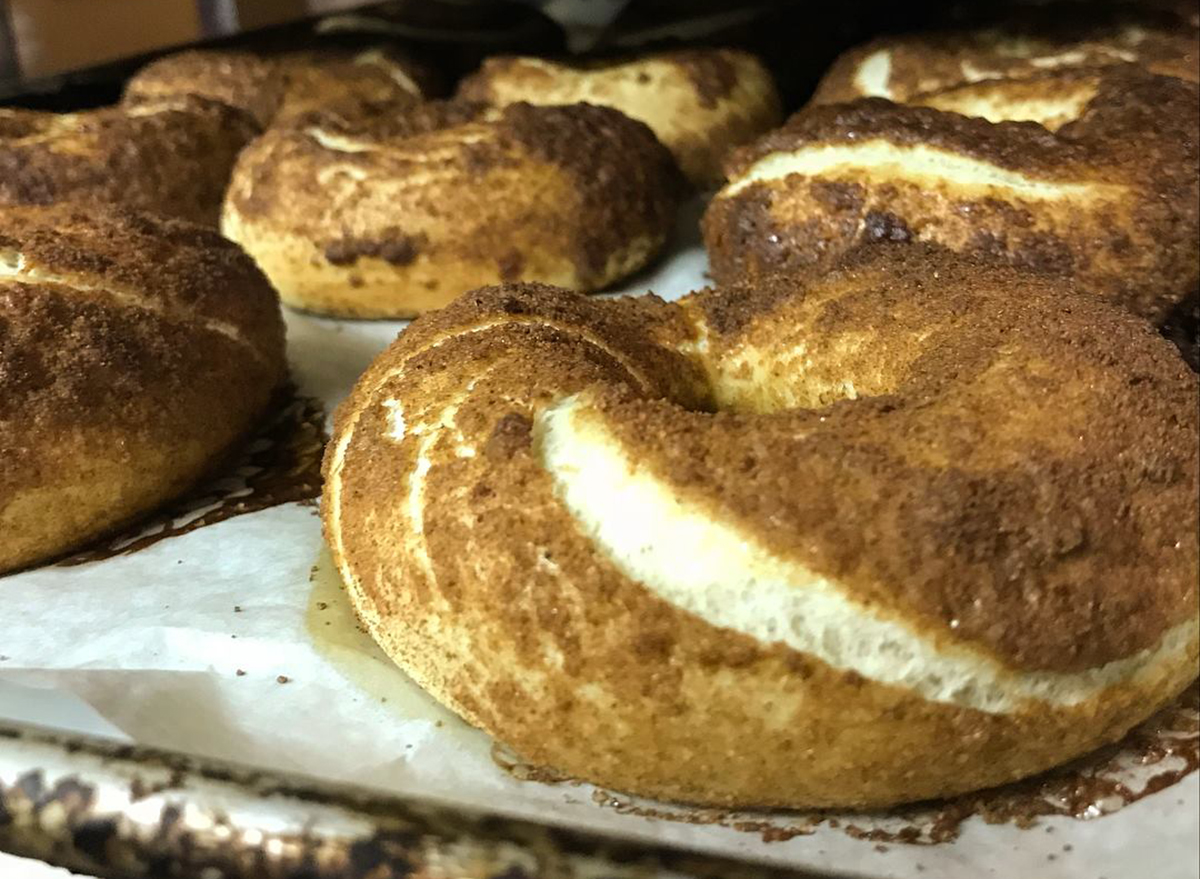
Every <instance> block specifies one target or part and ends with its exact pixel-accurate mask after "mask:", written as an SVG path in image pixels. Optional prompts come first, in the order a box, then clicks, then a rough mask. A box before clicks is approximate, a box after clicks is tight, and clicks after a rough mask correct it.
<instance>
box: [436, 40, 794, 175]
mask: <svg viewBox="0 0 1200 879" xmlns="http://www.w3.org/2000/svg"><path fill="white" fill-rule="evenodd" d="M458 93H459V95H460V97H463V98H466V99H469V100H476V101H485V102H488V103H491V104H496V105H501V106H503V105H507V104H511V103H514V102H517V101H526V102H529V103H531V104H542V105H545V104H570V103H575V102H577V101H583V102H587V103H591V104H601V105H604V106H609V107H614V108H616V109H617V110H620V111H621V112H623V113H625V114H626V115H627V116H630V117H632V118H634V119H637V120H640V121H641V122H645V123H646V124H647V125H648V126H650V128H651V130H653V131H654V133H655V135H656V136H657V137H658V139H659V140H661V141H662V142H663V144H664V145H665V146H666V147H667V148H668V149H669V150H671V152H672V153H673V154H674V156H675V158H676V159H677V160H678V162H679V165H680V167H681V168H682V169H683V171H684V173H685V174H686V175H687V177H688V179H690V180H691V181H692V182H693V183H694V184H695V185H697V186H702V187H703V186H710V185H712V184H714V183H717V182H719V181H720V180H721V179H722V178H721V161H722V159H723V158H724V156H725V155H726V154H727V153H728V152H729V151H730V150H731V149H733V148H734V147H735V146H738V145H740V144H743V143H746V142H748V141H750V140H751V139H753V138H754V137H756V136H758V135H759V134H762V133H763V132H764V131H767V130H768V129H770V128H771V127H772V126H774V125H777V124H778V123H779V120H780V118H781V109H780V102H779V96H778V94H777V93H776V90H775V84H774V82H772V80H771V76H770V74H769V73H768V72H767V70H766V68H765V67H763V65H762V62H761V61H759V60H758V59H757V58H755V57H754V56H753V55H750V54H749V53H746V52H741V51H736V50H732V49H679V50H674V51H669V52H658V53H653V54H647V55H639V56H634V57H630V58H624V59H607V60H595V61H549V60H546V59H540V58H525V57H517V56H499V57H494V58H489V59H488V60H487V61H485V62H484V65H483V67H482V68H480V70H478V71H477V72H476V73H474V74H472V75H471V76H469V77H467V78H466V79H464V80H463V81H462V83H461V84H460V85H459V91H458Z"/></svg>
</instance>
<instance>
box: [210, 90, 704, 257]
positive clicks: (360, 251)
mask: <svg viewBox="0 0 1200 879" xmlns="http://www.w3.org/2000/svg"><path fill="white" fill-rule="evenodd" d="M331 137H332V138H335V140H333V141H331V139H330V138H331ZM344 142H345V144H346V145H345V148H342V145H343V143H344ZM268 157H269V158H268ZM617 159H619V161H617ZM531 161H532V162H534V163H540V164H541V165H543V166H550V167H552V168H554V169H556V170H557V171H558V172H559V173H561V174H562V175H564V176H565V178H566V179H567V180H568V181H571V183H572V186H571V189H570V191H569V192H567V193H566V194H565V197H567V198H569V199H571V200H572V203H573V205H574V210H575V211H577V212H578V215H579V216H582V217H586V218H587V224H588V234H587V235H586V236H583V237H581V238H580V241H579V252H578V253H577V254H576V255H575V261H576V263H577V264H578V266H579V267H580V271H581V273H582V274H583V275H585V276H588V277H591V276H595V275H600V274H602V271H603V268H604V266H605V265H606V263H607V261H608V259H609V258H610V256H611V254H612V253H613V252H614V251H617V250H620V249H621V248H622V247H624V246H625V244H626V243H627V242H628V241H629V240H630V238H636V237H638V236H640V235H642V234H644V232H645V227H646V226H647V225H650V226H654V227H658V226H661V225H662V223H663V220H664V218H665V217H667V216H669V215H670V214H671V213H672V212H673V210H674V206H675V203H676V198H677V196H678V193H679V192H680V191H681V188H682V184H681V178H680V175H679V172H678V170H677V168H676V167H675V164H674V162H673V161H672V159H671V156H670V154H669V153H667V151H666V150H665V149H664V148H663V147H662V146H661V144H659V143H658V141H657V140H655V138H654V136H653V134H652V133H651V132H650V131H649V130H648V129H647V128H646V127H645V126H644V125H642V124H641V123H640V122H636V121H634V120H632V119H629V118H627V117H626V116H624V115H622V114H621V113H618V112H617V111H615V110H611V109H609V108H607V107H594V106H590V105H587V104H574V105H568V106H562V107H536V106H531V105H528V104H513V105H510V106H508V107H505V108H503V109H493V108H489V107H487V106H486V105H483V104H478V103H472V102H463V101H430V102H424V103H420V104H411V105H408V104H406V105H402V106H399V105H390V106H389V105H377V104H372V103H370V102H365V103H364V102H353V103H345V104H341V105H339V106H337V107H331V108H327V109H324V110H320V111H314V112H311V113H308V114H304V115H302V116H299V117H297V118H296V119H294V120H292V121H291V122H289V123H287V124H284V125H280V126H277V127H275V128H274V129H272V130H271V131H269V132H267V134H265V135H264V136H263V137H262V138H260V139H259V141H257V142H256V144H255V145H254V147H253V148H252V150H250V151H247V154H246V155H245V156H244V157H243V161H242V164H241V168H242V169H243V171H244V175H243V176H242V177H241V179H239V182H238V185H236V186H234V187H232V188H231V190H230V194H229V206H230V207H231V208H233V209H234V210H236V211H237V212H238V213H239V214H240V215H241V216H242V217H243V218H248V219H251V220H253V219H256V218H264V221H270V222H277V223H279V222H284V220H283V219H281V218H282V217H283V213H281V206H283V205H286V218H285V220H286V230H285V231H286V232H287V234H289V235H297V236H300V237H301V238H305V239H308V240H312V241H314V242H317V243H318V246H321V247H325V248H326V253H327V256H328V257H329V258H330V259H334V257H335V256H336V257H337V258H338V259H346V260H347V261H353V259H354V258H355V256H356V255H382V256H384V257H385V258H386V254H388V253H394V254H396V255H397V261H398V262H401V263H403V262H404V261H410V260H411V259H412V256H413V253H414V251H413V247H416V246H419V244H418V242H414V241H412V236H410V235H408V234H406V233H402V232H401V231H400V229H402V228H403V227H404V226H405V222H406V214H409V213H412V214H419V215H420V216H421V217H424V218H427V219H429V218H432V219H441V218H443V217H444V218H445V221H446V222H453V217H454V213H453V212H454V211H457V212H460V214H461V213H462V212H465V214H466V215H468V216H476V215H478V216H491V217H494V218H495V217H498V218H500V219H495V221H494V222H493V224H492V225H491V227H490V228H486V229H477V230H476V233H475V234H474V235H473V236H471V237H470V238H468V239H461V238H460V239H453V237H452V236H450V237H447V236H445V235H443V236H442V238H445V239H446V240H445V241H442V242H441V246H444V245H446V243H447V242H449V243H450V244H452V245H453V247H454V248H456V252H458V253H460V254H462V255H463V256H464V257H465V258H466V257H469V256H470V254H471V253H472V252H473V251H478V252H480V253H483V254H489V253H503V252H504V251H505V249H506V248H505V241H506V239H507V236H509V234H510V233H509V231H508V228H509V226H508V224H509V223H510V222H515V223H520V224H521V227H522V230H523V232H527V233H528V234H530V235H532V236H535V237H536V235H537V229H536V225H535V221H534V220H533V219H531V218H530V217H529V216H524V215H522V216H519V217H512V218H511V220H510V219H509V217H508V211H507V209H506V206H505V205H504V204H497V203H495V201H494V199H492V198H491V197H490V194H489V192H487V191H480V190H477V189H474V188H472V183H471V181H472V179H478V180H481V181H482V180H484V179H486V178H487V175H488V173H489V172H490V171H493V170H496V169H503V168H513V167H520V166H521V165H522V164H523V163H524V164H529V163H530V162H531ZM322 168H328V169H334V170H336V169H345V168H350V169H353V170H354V171H355V172H358V173H361V174H363V175H365V176H364V178H363V179H367V180H374V181H375V183H374V185H375V186H376V187H391V188H394V190H395V192H396V196H395V199H394V200H393V201H391V202H389V203H388V206H387V211H388V212H389V213H388V215H387V216H374V215H371V216H364V211H366V210H367V208H366V207H365V206H364V205H356V206H355V210H354V216H355V220H354V222H355V223H356V224H358V225H371V226H375V227H381V228H393V229H396V230H397V231H396V233H395V235H394V236H392V238H390V239H389V238H388V237H387V236H383V237H380V236H379V235H375V236H374V237H371V238H370V239H369V240H367V239H360V238H358V237H356V235H355V233H354V230H352V229H347V228H345V224H344V223H343V222H337V221H335V220H331V219H330V217H329V216H327V214H328V210H329V208H330V204H331V202H330V199H329V198H328V196H327V195H326V194H325V193H324V192H323V191H322V190H320V189H319V188H318V189H306V188H305V187H304V186H303V184H302V183H299V181H300V180H302V179H306V176H307V175H309V174H310V173H316V172H319V171H320V169H322ZM621 170H626V171H629V172H630V173H636V174H638V175H649V176H650V177H651V178H652V179H649V180H646V181H644V185H643V186H633V185H631V181H630V180H625V181H621V182H620V184H619V185H608V184H609V183H611V182H613V181H614V180H615V177H614V176H613V175H615V174H617V173H620V171H621ZM540 173H541V172H539V171H538V170H537V169H536V167H535V168H533V169H532V170H530V171H529V172H528V174H529V177H528V179H527V180H526V181H525V185H526V186H527V187H528V188H529V189H530V191H534V190H536V187H537V186H539V185H541V184H540V183H539V181H541V177H540V176H539V175H540ZM555 185H557V184H555ZM400 204H405V205H408V206H409V207H406V208H405V209H403V210H401V209H398V207H397V206H398V205H400ZM448 206H453V207H452V209H451V208H450V207H448ZM520 209H521V208H520V206H514V207H513V208H512V210H514V211H519V210H520ZM432 219H430V221H432ZM410 225H411V223H410ZM547 234H548V233H547ZM489 236H490V237H489Z"/></svg>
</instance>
